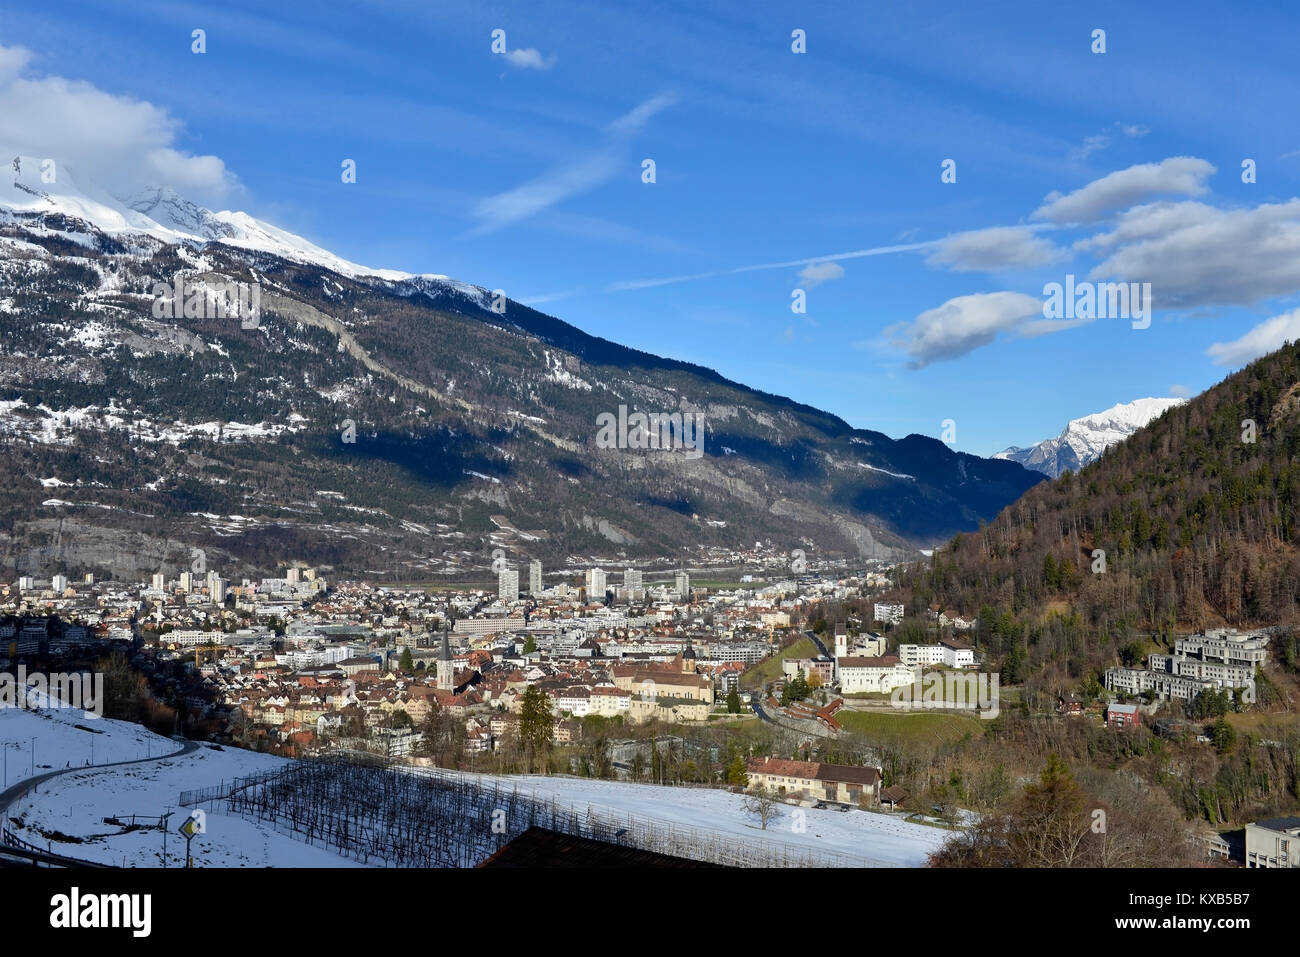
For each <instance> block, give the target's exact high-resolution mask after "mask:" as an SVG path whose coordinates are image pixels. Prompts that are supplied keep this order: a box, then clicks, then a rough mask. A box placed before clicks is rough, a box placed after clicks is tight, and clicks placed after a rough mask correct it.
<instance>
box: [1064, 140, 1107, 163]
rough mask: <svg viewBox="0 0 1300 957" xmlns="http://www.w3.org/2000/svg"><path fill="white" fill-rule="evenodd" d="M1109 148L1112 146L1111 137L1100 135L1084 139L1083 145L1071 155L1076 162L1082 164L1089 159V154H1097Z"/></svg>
mask: <svg viewBox="0 0 1300 957" xmlns="http://www.w3.org/2000/svg"><path fill="white" fill-rule="evenodd" d="M1108 146H1110V137H1109V136H1107V135H1106V134H1105V133H1099V134H1097V135H1096V136H1087V137H1084V140H1083V145H1082V146H1080V147H1079V148H1078V149H1076V150H1073V151H1072V152H1071V154H1070V155H1071V157H1073V158H1074V159H1075V160H1077V161H1078V162H1080V163H1082V162H1083V161H1084V160H1086V159H1087V158H1088V156H1089V154H1091V153H1096V152H1098V151H1099V150H1104V149H1106V148H1107V147H1108Z"/></svg>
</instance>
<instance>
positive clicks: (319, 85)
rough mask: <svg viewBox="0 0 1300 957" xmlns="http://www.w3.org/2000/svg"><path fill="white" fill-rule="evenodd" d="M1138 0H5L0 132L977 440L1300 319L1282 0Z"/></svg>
mask: <svg viewBox="0 0 1300 957" xmlns="http://www.w3.org/2000/svg"><path fill="white" fill-rule="evenodd" d="M1132 6H1133V5H1131V4H1105V3H1103V4H1092V5H1090V9H1089V10H1088V11H1086V12H1084V11H1080V10H1076V9H1073V8H1067V7H1064V6H1062V5H1057V4H1050V5H1042V4H1034V3H980V4H927V3H910V4H906V5H898V4H895V5H877V8H871V7H870V6H869V5H863V4H860V3H844V4H838V3H818V4H815V5H813V4H780V3H754V2H752V0H746V2H737V3H709V2H683V3H671V2H670V3H658V2H657V3H654V4H609V3H591V4H582V3H565V4H550V3H542V2H529V3H517V4H516V3H511V4H498V3H473V4H469V3H462V4H443V3H428V2H412V3H395V2H378V3H367V4H366V5H365V6H364V9H362V8H360V7H353V6H351V5H348V6H344V5H338V4H333V3H329V2H313V3H310V4H294V3H276V4H263V3H248V2H239V0H235V2H223V3H221V4H220V5H207V4H203V3H185V2H180V3H172V2H166V3H161V2H160V3H131V2H123V0H111V2H109V0H106V2H91V3H78V2H72V0H61V2H60V3H59V4H58V5H57V6H52V5H50V4H48V3H37V2H29V0H8V2H7V3H6V4H5V5H4V7H3V8H2V9H0V147H2V148H4V149H6V150H11V149H12V150H19V151H22V152H25V153H28V154H29V155H62V156H64V157H65V161H66V162H69V163H71V164H73V165H74V166H80V167H83V168H84V167H92V168H94V172H95V174H96V176H97V177H99V178H100V179H103V180H105V181H111V182H114V183H115V184H129V183H133V182H136V181H138V183H139V185H145V184H146V183H147V182H148V183H158V182H160V181H163V180H165V181H166V182H165V185H172V186H174V187H175V188H177V189H178V190H180V191H181V192H182V193H185V194H186V195H188V196H191V197H192V198H194V199H195V200H196V201H198V202H202V203H204V204H205V205H209V206H212V207H214V208H218V209H222V208H234V209H243V210H246V211H247V212H249V213H251V214H252V215H255V216H258V217H260V218H262V219H266V220H269V221H271V222H273V223H275V224H277V225H280V226H282V227H284V228H286V229H289V230H291V231H293V232H297V233H300V234H302V235H304V236H306V237H307V238H309V239H311V240H312V241H314V242H316V243H318V244H320V245H322V246H324V247H326V248H328V249H330V250H332V251H334V252H336V253H338V254H340V255H342V256H344V257H345V258H347V259H350V260H353V261H355V262H360V263H365V264H367V265H371V266H383V267H388V268H395V269H404V270H408V271H411V272H434V273H445V274H448V275H452V276H455V277H457V278H459V279H463V280H466V281H468V282H473V283H478V284H481V285H484V286H487V287H489V288H502V289H505V290H506V292H507V293H508V295H510V296H511V297H512V298H515V299H519V300H522V301H524V302H527V303H529V304H531V305H534V306H535V307H537V308H539V309H542V310H544V311H547V312H550V313H552V314H554V315H556V316H559V317H560V318H562V319H564V320H566V321H568V322H571V323H573V324H574V325H576V326H578V327H580V328H582V329H584V330H586V331H588V332H590V333H593V334H596V335H600V336H604V337H607V338H609V339H613V340H615V341H618V342H622V343H625V344H627V345H631V346H635V347H638V348H642V349H646V350H650V351H653V352H657V353H661V354H665V355H670V356H674V357H678V358H682V359H688V360H691V361H694V362H699V363H702V364H704V365H707V366H711V367H713V368H716V369H718V370H719V371H720V372H722V373H723V374H725V375H727V376H730V377H732V378H734V379H737V380H739V381H741V382H744V383H746V384H749V385H752V386H755V387H758V388H762V389H765V390H769V391H772V392H777V393H780V394H784V395H789V396H791V397H793V398H795V399H798V400H800V401H804V402H808V403H810V404H813V405H816V406H819V407H822V408H825V409H827V410H829V411H832V412H835V413H837V414H838V415H840V416H842V417H843V418H845V419H846V420H848V421H849V422H850V423H852V424H853V425H856V426H861V427H864V428H873V429H879V430H881V431H884V432H887V433H889V434H891V435H895V436H901V435H905V434H907V433H910V432H920V433H924V434H928V435H934V436H936V437H937V436H939V434H940V432H941V423H942V422H943V420H945V419H952V420H954V421H955V422H956V440H955V442H954V443H953V444H954V445H955V446H956V447H958V448H961V449H964V450H967V451H972V452H975V453H978V454H990V453H992V452H994V451H996V450H998V449H1001V448H1003V447H1005V446H1007V445H1012V444H1016V445H1027V444H1029V443H1031V442H1034V441H1038V440H1040V439H1043V438H1046V437H1048V436H1052V435H1055V434H1056V433H1057V432H1059V431H1060V429H1061V428H1062V427H1063V426H1064V424H1065V422H1066V420H1068V419H1070V418H1072V417H1077V416H1080V415H1084V414H1086V413H1089V412H1094V411H1098V410H1100V409H1103V408H1106V407H1108V406H1110V405H1113V404H1115V403H1116V402H1122V401H1128V400H1131V399H1134V398H1139V397H1143V396H1148V395H1151V396H1164V395H1171V394H1194V393H1196V392H1199V391H1201V390H1202V389H1204V388H1206V387H1208V386H1210V385H1212V384H1213V383H1215V382H1216V381H1218V380H1219V379H1221V378H1222V377H1223V376H1224V375H1225V374H1227V373H1228V372H1229V371H1231V370H1232V369H1234V368H1237V367H1239V366H1240V365H1242V364H1243V363H1244V362H1246V361H1248V360H1249V359H1250V358H1252V357H1253V356H1255V355H1258V354H1260V353H1261V352H1262V351H1265V350H1267V349H1268V348H1270V347H1276V345H1279V344H1280V343H1281V342H1282V341H1283V340H1284V339H1288V338H1300V313H1297V312H1295V310H1296V307H1297V302H1296V298H1297V294H1298V293H1300V200H1297V199H1296V197H1297V196H1300V133H1297V132H1296V125H1295V122H1294V109H1295V103H1296V102H1297V101H1300V96H1298V95H1297V94H1300V89H1297V87H1298V86H1300V78H1297V76H1296V73H1295V71H1294V69H1293V68H1292V64H1293V62H1294V54H1293V45H1294V37H1295V36H1296V34H1297V28H1300V15H1297V14H1296V13H1293V12H1291V11H1289V10H1288V9H1287V7H1286V5H1283V4H1266V3H1261V4H1252V5H1251V6H1250V7H1249V9H1248V10H1245V9H1243V8H1240V7H1234V6H1231V5H1228V4H1214V3H1199V4H1196V5H1195V6H1194V7H1193V8H1191V9H1189V8H1188V7H1187V5H1185V4H1176V3H1157V4H1143V5H1142V7H1143V9H1140V10H1137V9H1132V8H1131V7H1132ZM1049 7H1050V9H1048V8H1049ZM620 8H621V9H620ZM196 28H201V29H203V30H205V31H206V42H207V52H206V53H205V54H203V55H196V54H194V53H192V52H191V31H192V30H193V29H196ZM497 29H500V30H504V31H505V41H506V50H507V52H506V53H505V54H494V53H493V52H492V32H493V31H494V30H497ZM795 29H801V30H803V31H805V33H806V48H807V49H806V52H805V53H802V54H800V53H795V52H793V51H792V49H791V45H792V39H791V33H792V31H793V30H795ZM1095 29H1104V30H1105V33H1106V37H1105V40H1106V52H1105V53H1094V52H1092V49H1091V48H1092V46H1093V44H1094V41H1093V39H1092V32H1093V31H1094V30H1095ZM20 106H21V107H23V108H25V109H27V110H29V111H32V113H31V114H30V115H34V116H36V117H37V119H36V120H35V121H27V122H25V123H19V122H18V121H17V120H13V119H12V118H13V117H14V116H17V115H19V114H20V113H21V110H20V109H18V107H20ZM5 107H12V108H10V109H5ZM6 115H8V116H9V117H10V118H11V121H10V122H8V123H6V120H5V116H6ZM647 158H650V159H653V160H654V161H655V164H656V170H655V172H656V182H654V183H653V184H646V183H643V182H642V161H643V160H644V159H647ZM1246 158H1250V159H1253V160H1254V161H1255V163H1256V179H1257V181H1256V182H1254V183H1243V182H1242V169H1241V163H1242V161H1243V160H1244V159H1246ZM344 159H353V160H355V161H356V164H357V182H356V183H355V184H344V183H343V182H342V181H341V177H340V164H341V162H342V161H343V160H344ZM945 159H952V160H954V161H955V163H956V182H954V183H943V182H941V176H940V174H941V164H942V162H943V161H944V160H945ZM1053 194H1059V195H1057V196H1055V197H1054V198H1049V196H1053ZM899 247H902V248H901V249H900V248H899ZM882 250H883V251H882ZM866 253H871V254H870V255H868V254H866ZM845 254H851V255H845ZM747 267H763V268H747ZM1067 273H1072V274H1074V275H1075V276H1076V277H1077V278H1078V279H1079V280H1086V279H1092V280H1097V281H1104V280H1108V279H1118V280H1124V281H1131V282H1139V283H1140V282H1150V283H1151V284H1152V295H1153V298H1154V302H1155V309H1154V319H1153V321H1152V322H1151V325H1150V327H1149V328H1146V329H1134V328H1132V324H1131V323H1130V322H1129V321H1126V320H1123V319H1096V320H1094V321H1091V322H1081V323H1070V322H1063V321H1059V320H1057V321H1047V320H1044V319H1043V318H1042V316H1041V315H1036V314H1035V313H1036V311H1037V309H1038V304H1037V303H1035V302H1034V300H1037V301H1038V303H1041V301H1042V299H1043V286H1044V284H1045V283H1047V282H1053V281H1054V282H1063V281H1064V279H1065V276H1066V274H1067ZM682 277H694V278H682ZM669 279H673V280H675V281H671V282H661V281H662V280H669ZM796 288H803V289H804V290H805V291H806V294H807V312H806V313H805V314H802V315H799V314H795V313H793V312H792V311H791V301H792V300H791V294H792V291H793V290H794V289H796Z"/></svg>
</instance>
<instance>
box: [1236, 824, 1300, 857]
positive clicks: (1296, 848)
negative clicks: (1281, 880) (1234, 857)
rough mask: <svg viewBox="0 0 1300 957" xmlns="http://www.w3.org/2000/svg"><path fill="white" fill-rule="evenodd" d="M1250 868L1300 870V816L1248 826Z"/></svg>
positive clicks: (1247, 847)
mask: <svg viewBox="0 0 1300 957" xmlns="http://www.w3.org/2000/svg"><path fill="white" fill-rule="evenodd" d="M1246 866H1247V867H1269V868H1275V867H1300V817H1275V818H1271V819H1269V820H1266V821H1256V822H1254V823H1253V824H1247V825H1246Z"/></svg>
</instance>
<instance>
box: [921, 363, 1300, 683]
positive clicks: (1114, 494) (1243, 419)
mask: <svg viewBox="0 0 1300 957" xmlns="http://www.w3.org/2000/svg"><path fill="white" fill-rule="evenodd" d="M906 577H907V586H908V590H909V592H910V599H909V600H910V601H912V602H913V603H914V604H913V608H918V607H919V606H922V605H924V606H929V605H930V604H932V603H936V602H937V603H938V604H939V605H941V606H942V607H944V608H946V609H948V613H949V614H961V615H971V614H974V615H977V616H978V618H979V629H978V632H977V634H976V636H975V640H976V641H977V642H978V643H979V645H980V646H981V647H982V649H983V650H984V651H985V652H986V653H987V654H988V655H989V656H990V659H991V660H993V661H998V660H1001V661H1002V662H1003V664H1004V676H1007V671H1006V669H1009V670H1010V671H1011V672H1012V674H1011V675H1009V676H1007V678H1008V680H1012V678H1016V679H1019V678H1020V677H1025V676H1029V677H1033V676H1035V675H1037V676H1040V677H1052V676H1055V677H1056V678H1059V679H1060V684H1058V685H1057V687H1066V686H1068V685H1069V684H1071V683H1074V682H1077V681H1078V680H1079V679H1080V678H1081V677H1083V676H1086V675H1089V674H1091V675H1092V676H1093V677H1096V676H1097V675H1098V674H1100V673H1101V671H1102V670H1104V669H1105V668H1107V667H1111V666H1114V665H1116V664H1118V663H1120V662H1121V661H1126V662H1135V661H1139V660H1141V659H1142V657H1143V648H1144V647H1145V648H1146V649H1147V650H1153V648H1152V646H1150V645H1144V644H1143V643H1144V642H1146V641H1147V639H1148V636H1150V635H1152V634H1153V633H1154V635H1155V636H1156V637H1157V639H1158V640H1163V641H1165V642H1168V641H1169V638H1170V636H1171V635H1173V634H1175V633H1186V632H1189V631H1193V630H1199V629H1201V628H1205V627H1217V626H1220V625H1227V626H1231V627H1253V626H1264V625H1292V624H1295V623H1297V622H1300V345H1297V344H1290V345H1287V346H1284V347H1283V348H1282V349H1280V350H1278V351H1277V352H1274V353H1272V354H1270V355H1268V356H1265V357H1264V358H1262V359H1259V360H1257V361H1256V362H1254V363H1252V364H1251V365H1249V366H1247V367H1246V368H1245V369H1242V370H1241V371H1240V372H1237V373H1234V374H1233V375H1231V376H1229V377H1228V378H1226V379H1225V380H1224V381H1223V382H1221V383H1219V384H1218V385H1216V386H1214V387H1213V388H1211V389H1209V390H1207V391H1206V392H1204V393H1202V394H1201V395H1198V396H1197V397H1196V398H1194V399H1191V400H1189V401H1187V402H1185V403H1180V404H1178V405H1176V406H1174V407H1172V408H1170V409H1169V410H1168V411H1167V412H1165V414H1164V415H1162V416H1160V417H1159V418H1158V419H1156V420H1155V421H1153V422H1152V423H1151V424H1150V425H1148V426H1146V427H1145V428H1142V429H1139V430H1138V431H1137V432H1135V433H1134V434H1133V435H1131V436H1129V438H1128V439H1127V441H1124V442H1121V443H1119V444H1118V445H1116V446H1114V447H1112V448H1111V449H1110V450H1109V451H1108V452H1107V453H1106V454H1105V455H1104V456H1102V457H1101V458H1100V459H1098V460H1097V461H1095V462H1093V463H1092V464H1091V465H1088V466H1085V467H1084V468H1083V469H1082V470H1081V471H1079V472H1078V473H1067V474H1064V475H1062V476H1061V477H1060V478H1059V479H1057V480H1056V481H1053V482H1044V483H1042V484H1041V485H1038V486H1036V487H1034V488H1032V489H1030V490H1029V491H1028V492H1027V493H1025V495H1024V496H1023V497H1022V498H1021V499H1020V500H1019V501H1017V502H1015V503H1014V504H1013V505H1011V506H1010V507H1008V508H1006V509H1004V510H1003V511H1002V512H1001V514H999V515H998V516H997V518H996V519H995V520H994V521H993V522H992V523H990V524H989V525H988V526H987V527H985V528H983V529H981V530H979V531H978V532H974V533H970V534H963V535H959V536H956V537H955V538H954V540H953V541H952V542H951V543H950V544H949V545H948V546H946V547H944V548H941V549H938V550H936V551H935V554H934V557H933V559H932V560H930V561H928V562H926V563H924V564H920V565H917V566H914V567H913V568H912V569H911V571H910V572H909V573H908V575H907V576H906ZM1276 656H1277V659H1280V660H1282V662H1283V663H1284V664H1286V665H1287V666H1288V667H1290V668H1295V667H1296V666H1297V665H1300V652H1297V650H1296V648H1295V647H1294V644H1292V645H1291V646H1290V650H1289V651H1288V650H1287V646H1284V645H1283V644H1282V643H1281V642H1279V646H1278V649H1277V652H1276Z"/></svg>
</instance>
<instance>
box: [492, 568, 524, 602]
mask: <svg viewBox="0 0 1300 957" xmlns="http://www.w3.org/2000/svg"><path fill="white" fill-rule="evenodd" d="M497 598H498V599H500V600H501V601H502V602H505V603H507V604H509V603H511V602H516V601H518V600H519V569H517V568H510V567H508V566H507V567H506V568H503V569H501V573H500V575H498V577H497Z"/></svg>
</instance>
